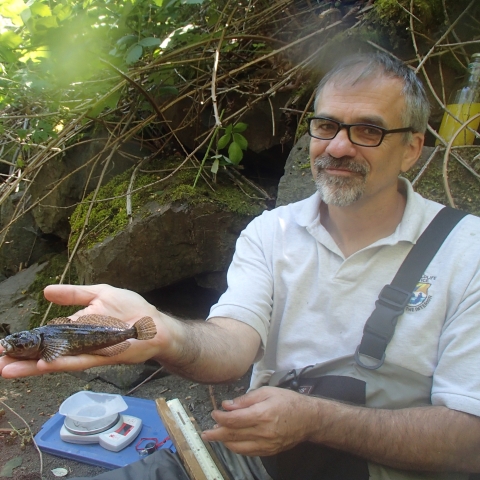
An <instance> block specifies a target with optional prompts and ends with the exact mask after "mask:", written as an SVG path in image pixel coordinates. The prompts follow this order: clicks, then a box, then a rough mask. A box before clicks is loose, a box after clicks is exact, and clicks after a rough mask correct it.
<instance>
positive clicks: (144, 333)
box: [133, 317, 157, 340]
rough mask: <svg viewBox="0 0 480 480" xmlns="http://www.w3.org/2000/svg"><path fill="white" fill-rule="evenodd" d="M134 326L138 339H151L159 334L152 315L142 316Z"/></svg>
mask: <svg viewBox="0 0 480 480" xmlns="http://www.w3.org/2000/svg"><path fill="white" fill-rule="evenodd" d="M133 326H134V327H135V330H136V331H137V339H138V340H150V339H151V338H153V337H154V336H155V335H156V334H157V327H156V326H155V322H154V321H153V319H152V318H151V317H142V318H141V319H140V320H138V321H136V322H135V324H134V325H133Z"/></svg>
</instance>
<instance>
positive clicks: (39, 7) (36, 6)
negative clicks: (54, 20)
mask: <svg viewBox="0 0 480 480" xmlns="http://www.w3.org/2000/svg"><path fill="white" fill-rule="evenodd" d="M30 10H31V11H32V13H33V14H34V15H38V16H39V17H51V16H52V11H51V10H50V7H49V6H48V5H45V4H44V3H39V2H34V3H32V5H30Z"/></svg>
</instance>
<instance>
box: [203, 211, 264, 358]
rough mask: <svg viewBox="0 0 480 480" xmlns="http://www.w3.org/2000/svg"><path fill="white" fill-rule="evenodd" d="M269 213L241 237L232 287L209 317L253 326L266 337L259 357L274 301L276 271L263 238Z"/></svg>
mask: <svg viewBox="0 0 480 480" xmlns="http://www.w3.org/2000/svg"><path fill="white" fill-rule="evenodd" d="M265 217H266V216H265V214H262V215H261V216H260V217H257V218H256V219H254V220H253V221H252V222H251V223H250V224H249V225H248V226H247V228H246V229H245V230H244V231H243V232H242V233H241V235H240V237H239V238H238V240H237V243H236V249H235V254H234V256H233V260H232V263H231V264H230V267H229V269H228V273H227V284H228V288H227V290H226V292H225V293H224V294H223V295H222V296H221V297H220V299H219V301H218V303H216V304H215V305H213V307H212V308H211V310H210V314H209V316H208V318H207V320H208V319H210V318H213V317H228V318H232V319H234V320H239V321H241V322H244V323H246V324H248V325H250V326H251V327H253V328H254V329H255V330H256V331H257V332H258V333H259V335H260V338H261V341H262V345H261V348H260V351H259V353H258V354H257V358H256V360H255V361H257V360H258V359H259V358H260V357H261V356H262V354H263V351H264V347H265V344H266V341H267V332H268V326H269V323H270V315H271V312H272V303H273V278H272V271H271V266H270V265H269V264H268V263H269V262H268V261H267V256H268V252H267V254H266V252H265V250H266V249H265V245H264V244H263V241H262V240H263V239H262V232H263V230H264V229H265V225H264V223H265ZM267 250H268V249H267Z"/></svg>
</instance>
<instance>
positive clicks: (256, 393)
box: [222, 387, 270, 411]
mask: <svg viewBox="0 0 480 480" xmlns="http://www.w3.org/2000/svg"><path fill="white" fill-rule="evenodd" d="M269 396H270V395H269V392H268V388H265V387H263V388H259V389H257V390H252V391H251V392H248V393H246V394H245V395H242V396H241V397H237V398H234V399H233V400H224V401H223V402H222V407H223V408H224V409H225V410H228V411H233V410H239V409H242V408H249V407H251V406H252V405H255V404H257V403H261V402H263V401H264V400H267V399H268V398H269Z"/></svg>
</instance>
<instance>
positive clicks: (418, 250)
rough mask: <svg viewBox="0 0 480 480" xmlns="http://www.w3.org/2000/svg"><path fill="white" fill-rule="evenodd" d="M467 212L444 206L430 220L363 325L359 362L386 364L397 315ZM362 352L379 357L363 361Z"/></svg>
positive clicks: (377, 365)
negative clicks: (370, 360) (372, 361)
mask: <svg viewBox="0 0 480 480" xmlns="http://www.w3.org/2000/svg"><path fill="white" fill-rule="evenodd" d="M465 215H467V213H466V212H462V211H461V210H456V209H454V208H450V207H445V208H443V209H442V210H440V212H438V214H437V216H436V217H435V218H434V219H433V220H432V221H431V223H430V225H428V227H427V228H426V229H425V230H424V232H423V233H422V235H421V236H420V237H419V239H418V240H417V243H416V244H415V245H414V246H413V247H412V249H411V250H410V252H409V253H408V255H407V256H406V258H405V260H404V261H403V263H402V265H401V266H400V269H399V270H398V272H397V274H396V275H395V278H394V279H393V280H392V283H391V284H390V285H385V286H384V287H383V289H382V291H381V292H380V295H379V296H378V300H377V301H376V302H375V310H374V311H373V312H372V314H371V315H370V318H369V319H368V320H367V323H366V324H365V327H364V329H363V337H362V341H361V343H360V345H359V346H358V347H357V350H356V352H355V360H356V362H357V363H358V365H360V366H362V367H365V368H368V369H371V370H375V369H377V368H380V367H381V366H382V365H383V362H384V360H385V350H386V349H387V345H388V344H389V342H390V340H391V339H392V337H393V334H394V332H395V327H396V325H397V319H398V317H399V316H400V315H401V314H402V313H403V311H404V310H405V307H406V306H407V304H408V302H409V301H410V298H411V296H412V294H413V292H414V290H415V287H416V285H417V283H418V281H419V280H420V279H421V277H422V275H423V273H424V272H425V270H426V268H427V267H428V265H429V264H430V262H431V261H432V259H433V257H434V256H435V255H436V253H437V251H438V250H439V248H440V247H441V245H442V244H443V242H444V240H445V239H446V238H447V237H448V235H449V234H450V232H451V231H452V230H453V228H454V227H455V225H457V223H458V222H459V221H460V220H461V219H462V218H463V217H464V216H465ZM360 355H367V356H368V357H371V358H372V359H375V360H377V361H376V362H375V363H374V364H373V365H372V364H370V363H371V362H369V363H368V364H365V363H363V361H362V359H361V358H360Z"/></svg>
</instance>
